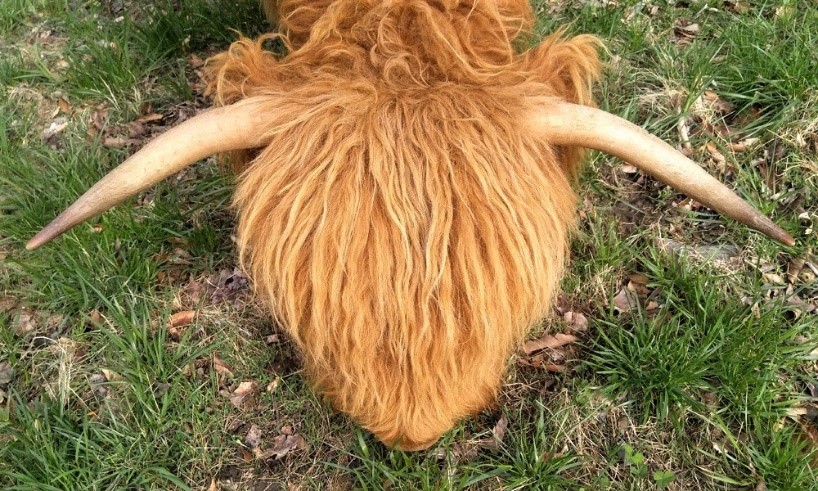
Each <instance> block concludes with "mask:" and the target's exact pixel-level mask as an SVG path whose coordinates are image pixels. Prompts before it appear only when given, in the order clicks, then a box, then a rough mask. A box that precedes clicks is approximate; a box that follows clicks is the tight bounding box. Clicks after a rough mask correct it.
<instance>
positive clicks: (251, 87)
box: [205, 34, 280, 106]
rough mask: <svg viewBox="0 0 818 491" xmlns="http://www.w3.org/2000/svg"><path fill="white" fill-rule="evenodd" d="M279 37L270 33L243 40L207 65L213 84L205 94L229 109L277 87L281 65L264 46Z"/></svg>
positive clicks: (214, 57)
mask: <svg viewBox="0 0 818 491" xmlns="http://www.w3.org/2000/svg"><path fill="white" fill-rule="evenodd" d="M276 37H277V35H276V34H267V35H264V36H260V37H259V38H258V39H256V40H255V41H254V40H252V39H249V38H246V37H241V38H240V39H239V40H238V41H236V42H234V43H233V44H231V45H230V48H228V49H227V51H225V52H223V53H219V54H217V55H215V56H212V57H210V58H209V59H208V60H207V62H206V64H205V72H206V73H205V74H206V77H207V79H208V80H209V81H210V82H209V84H208V86H207V90H206V91H205V94H206V95H210V96H213V99H214V102H215V103H216V105H217V106H225V105H228V104H234V103H236V102H238V101H240V100H242V99H245V98H247V97H252V96H254V95H258V94H260V93H262V92H264V91H265V90H269V89H271V88H274V87H275V86H276V85H277V77H278V75H279V71H280V70H279V63H278V61H277V60H276V59H275V57H274V56H273V53H272V52H270V51H267V50H265V49H264V43H265V42H266V41H269V40H270V39H274V38H276Z"/></svg>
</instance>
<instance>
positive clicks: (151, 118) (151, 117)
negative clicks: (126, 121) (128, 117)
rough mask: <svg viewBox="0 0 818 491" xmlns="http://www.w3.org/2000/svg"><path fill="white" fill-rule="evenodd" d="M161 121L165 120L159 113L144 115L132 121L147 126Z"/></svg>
mask: <svg viewBox="0 0 818 491" xmlns="http://www.w3.org/2000/svg"><path fill="white" fill-rule="evenodd" d="M163 119H165V116H163V115H161V114H159V113H150V114H146V115H144V116H139V117H138V118H136V119H135V120H134V121H135V122H137V123H142V124H147V123H155V122H157V121H162V120H163Z"/></svg>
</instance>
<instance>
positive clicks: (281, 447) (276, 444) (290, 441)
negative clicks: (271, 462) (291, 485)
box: [259, 434, 309, 460]
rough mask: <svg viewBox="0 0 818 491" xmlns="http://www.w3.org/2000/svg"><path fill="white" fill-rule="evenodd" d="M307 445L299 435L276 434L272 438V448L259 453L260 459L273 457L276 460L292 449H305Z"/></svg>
mask: <svg viewBox="0 0 818 491" xmlns="http://www.w3.org/2000/svg"><path fill="white" fill-rule="evenodd" d="M308 448H309V445H307V441H306V440H304V437H302V436H301V435H298V434H296V435H278V436H277V437H275V440H273V448H271V449H269V450H267V451H265V452H263V453H262V454H260V455H259V458H260V459H269V458H271V457H274V458H275V459H276V460H278V459H280V458H282V457H284V456H285V455H287V454H288V453H290V452H292V451H293V450H307V449H308Z"/></svg>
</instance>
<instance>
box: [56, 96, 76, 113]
mask: <svg viewBox="0 0 818 491" xmlns="http://www.w3.org/2000/svg"><path fill="white" fill-rule="evenodd" d="M57 105H59V106H60V112H62V113H63V114H69V113H71V111H72V110H73V109H74V107H73V106H72V105H71V103H69V102H68V101H67V100H66V99H65V97H60V98H59V99H57Z"/></svg>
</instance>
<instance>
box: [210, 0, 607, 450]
mask: <svg viewBox="0 0 818 491" xmlns="http://www.w3.org/2000/svg"><path fill="white" fill-rule="evenodd" d="M278 9H279V10H278V11H279V18H280V21H281V25H282V32H283V34H282V35H281V36H282V37H283V39H284V41H285V43H286V44H287V45H288V47H289V48H290V50H291V51H290V52H289V54H288V55H286V56H285V57H283V58H282V59H281V60H278V59H276V57H275V56H274V55H273V54H272V53H270V52H268V51H265V50H264V49H263V44H264V42H265V40H267V39H269V38H270V37H273V36H264V37H262V38H260V39H258V40H256V41H252V40H249V39H245V38H243V39H240V40H239V41H237V42H236V43H234V44H233V45H232V46H231V47H230V49H229V50H228V51H227V52H225V53H222V54H220V55H217V56H215V57H214V58H212V59H211V60H210V61H209V63H208V66H209V68H210V70H211V74H212V80H213V81H212V83H211V87H210V88H211V91H212V92H213V94H214V95H215V99H216V101H217V103H218V104H229V103H233V102H236V101H238V100H241V99H244V98H247V97H251V96H259V95H261V96H267V99H268V100H269V101H270V103H269V104H270V108H269V115H270V116H269V120H268V122H267V123H266V124H265V125H264V127H262V128H259V129H258V131H259V132H264V133H265V134H266V135H268V136H269V139H270V143H269V145H268V146H266V147H265V148H262V149H259V150H258V151H255V152H251V153H248V152H241V153H236V154H234V155H232V159H233V164H234V167H235V168H236V169H237V170H238V171H239V173H240V174H239V179H238V186H237V191H236V196H235V206H236V209H237V211H238V220H239V223H238V244H239V251H240V257H241V261H242V264H243V267H244V268H245V269H246V270H247V272H248V273H249V274H250V276H251V277H252V279H253V281H254V285H255V288H256V290H257V292H258V294H259V295H260V297H261V298H263V299H264V301H265V302H266V303H267V304H268V305H269V307H270V309H271V311H272V312H273V315H274V317H275V318H276V319H277V320H278V321H279V322H280V323H281V324H282V326H284V327H285V328H286V329H287V331H288V332H289V334H290V335H291V336H292V338H293V339H294V341H295V342H296V343H297V345H298V346H299V348H300V350H301V352H302V354H303V359H304V363H305V366H306V369H307V372H308V376H309V379H310V381H311V383H312V385H313V386H314V388H315V389H316V390H318V391H319V392H320V393H322V394H323V395H324V396H325V397H326V398H327V399H328V400H329V401H330V402H331V403H332V404H333V406H334V407H335V408H336V409H338V410H340V411H343V412H345V413H347V414H348V415H350V416H351V417H352V418H353V419H354V420H356V421H357V422H359V423H360V424H361V425H362V426H364V427H366V428H367V429H369V430H370V431H372V432H373V433H374V434H375V435H376V436H377V437H378V438H379V439H380V440H382V441H383V442H384V443H386V444H387V445H390V446H399V447H401V448H404V449H409V450H417V449H422V448H425V447H428V446H429V445H431V444H433V443H434V442H435V441H436V440H437V439H438V438H439V437H440V436H441V435H442V434H443V433H444V432H446V431H447V430H449V429H450V428H451V427H452V426H453V425H454V424H456V423H457V421H458V420H460V419H462V418H464V417H467V416H469V415H472V414H474V413H476V412H479V411H480V410H482V409H484V408H485V407H486V406H488V405H490V404H492V403H493V401H494V400H495V397H496V392H497V389H498V387H499V386H500V384H501V382H502V377H503V373H504V371H505V368H506V364H507V360H508V358H509V356H510V355H511V354H512V353H513V352H514V350H515V348H516V347H517V346H518V344H519V343H520V342H521V340H522V339H523V337H524V336H525V334H526V332H527V330H528V328H529V327H530V326H531V325H532V324H533V323H535V322H537V321H538V320H540V319H541V318H542V317H543V316H545V315H546V313H547V312H548V310H549V307H550V305H551V300H552V297H553V295H554V292H555V290H556V288H557V287H558V283H559V280H560V277H561V276H562V272H563V268H564V266H565V263H566V260H567V243H568V238H569V234H570V233H571V231H572V229H573V227H574V226H575V203H576V196H575V193H574V191H573V188H572V185H573V180H574V178H575V176H576V173H577V168H578V165H579V163H580V159H581V156H582V155H581V153H580V152H579V151H577V150H574V149H566V148H559V147H552V146H550V145H549V144H547V143H546V142H543V141H542V140H541V139H539V138H537V137H535V136H534V135H531V134H529V133H527V132H526V131H523V130H522V128H523V127H524V125H523V124H522V123H521V118H522V115H523V114H524V112H525V109H526V107H527V104H528V103H527V101H530V100H531V99H532V98H543V97H545V98H558V99H563V100H567V101H570V102H576V103H581V104H590V89H589V87H590V83H591V82H592V80H593V79H594V78H595V76H596V74H597V72H598V69H599V62H598V60H597V55H596V50H597V47H598V43H597V41H596V39H595V38H592V37H588V36H584V37H576V38H572V39H567V40H566V39H564V38H563V37H562V36H561V35H560V34H559V33H558V34H556V35H553V36H551V37H549V38H547V39H545V40H544V41H543V42H542V43H541V44H540V45H538V46H536V47H535V48H533V49H531V50H528V51H524V52H519V51H518V50H517V49H515V44H516V43H517V42H519V40H518V36H519V35H520V34H522V33H524V32H525V31H526V29H528V28H529V26H530V25H531V21H532V16H531V11H530V7H529V6H528V4H527V3H526V2H516V1H507V2H488V1H455V0H449V1H429V2H426V1H419V0H405V1H384V2H375V1H353V0H336V1H317V2H304V1H286V0H285V1H282V2H280V5H278Z"/></svg>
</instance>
